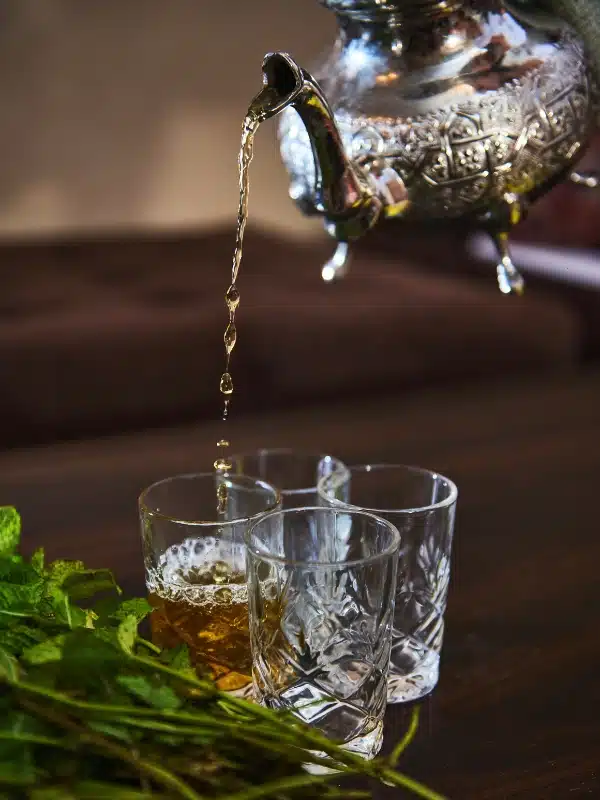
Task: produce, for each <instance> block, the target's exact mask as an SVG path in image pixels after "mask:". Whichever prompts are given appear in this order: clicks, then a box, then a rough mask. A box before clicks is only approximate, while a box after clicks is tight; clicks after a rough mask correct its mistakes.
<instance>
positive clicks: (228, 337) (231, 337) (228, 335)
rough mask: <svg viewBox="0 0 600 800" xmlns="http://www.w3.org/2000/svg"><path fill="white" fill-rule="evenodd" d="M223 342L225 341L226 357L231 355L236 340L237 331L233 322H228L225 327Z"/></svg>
mask: <svg viewBox="0 0 600 800" xmlns="http://www.w3.org/2000/svg"><path fill="white" fill-rule="evenodd" d="M223 340H224V341H225V350H226V351H227V355H231V351H232V350H233V348H234V347H235V343H236V340H237V331H236V329H235V325H234V324H233V322H230V323H229V325H228V326H227V329H226V330H225V335H224V336H223Z"/></svg>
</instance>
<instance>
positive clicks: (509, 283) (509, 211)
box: [484, 192, 527, 295]
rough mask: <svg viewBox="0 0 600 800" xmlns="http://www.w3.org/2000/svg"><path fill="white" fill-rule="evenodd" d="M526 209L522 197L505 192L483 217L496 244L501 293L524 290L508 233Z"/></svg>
mask: <svg viewBox="0 0 600 800" xmlns="http://www.w3.org/2000/svg"><path fill="white" fill-rule="evenodd" d="M526 211H527V204H526V202H525V201H524V199H523V198H521V197H519V195H517V194H513V193H512V192H507V193H506V194H505V195H504V197H503V198H502V200H501V202H500V203H499V204H498V205H497V206H496V207H495V208H494V209H493V210H491V211H490V212H488V213H487V214H486V217H485V218H484V222H485V225H486V227H487V229H488V232H489V233H490V235H491V237H492V239H493V240H494V243H495V245H496V252H497V253H498V263H497V265H496V274H497V276H498V286H499V287H500V291H501V292H502V293H503V294H517V295H521V294H523V292H524V291H525V281H524V280H523V277H522V275H521V274H520V273H519V270H518V269H517V268H516V267H515V265H514V263H513V260H512V258H511V255H510V246H509V242H508V238H509V233H510V230H511V229H512V228H514V226H515V225H518V224H519V222H521V221H522V219H523V217H524V216H525V213H526Z"/></svg>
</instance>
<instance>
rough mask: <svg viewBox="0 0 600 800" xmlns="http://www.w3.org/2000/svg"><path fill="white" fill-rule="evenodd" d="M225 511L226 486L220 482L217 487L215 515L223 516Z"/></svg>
mask: <svg viewBox="0 0 600 800" xmlns="http://www.w3.org/2000/svg"><path fill="white" fill-rule="evenodd" d="M226 510H227V484H226V483H225V482H224V481H221V482H220V483H219V485H218V487H217V514H224V513H225V511H226Z"/></svg>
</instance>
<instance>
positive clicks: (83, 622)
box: [41, 583, 88, 630]
mask: <svg viewBox="0 0 600 800" xmlns="http://www.w3.org/2000/svg"><path fill="white" fill-rule="evenodd" d="M45 594H46V597H45V601H44V603H43V605H42V606H41V608H42V609H43V611H44V613H45V615H46V616H47V617H50V618H51V619H52V620H53V621H54V623H55V624H57V625H63V626H65V627H66V628H70V629H71V630H73V629H74V628H85V627H86V626H87V624H88V615H87V613H86V612H85V611H84V610H83V609H82V608H79V606H76V605H73V603H71V600H70V598H69V595H68V594H67V593H66V592H65V591H63V589H61V588H60V587H58V586H56V585H55V584H52V583H49V584H47V585H46V590H45Z"/></svg>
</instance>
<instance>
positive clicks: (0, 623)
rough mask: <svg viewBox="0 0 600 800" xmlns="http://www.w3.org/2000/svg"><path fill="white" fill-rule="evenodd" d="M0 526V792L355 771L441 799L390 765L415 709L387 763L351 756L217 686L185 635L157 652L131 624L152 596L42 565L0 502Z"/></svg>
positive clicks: (125, 794)
mask: <svg viewBox="0 0 600 800" xmlns="http://www.w3.org/2000/svg"><path fill="white" fill-rule="evenodd" d="M0 526H4V527H0V798H15V800H20V799H21V798H23V800H74V798H94V800H101V799H102V798H106V800H150V798H159V799H162V800H167V799H170V798H188V800H206V798H218V800H260V799H261V798H277V799H278V800H293V798H297V799H298V800H313V798H314V800H316V799H317V798H319V800H320V799H321V798H323V800H328V799H330V798H331V800H334V799H335V798H353V797H364V796H367V797H368V796H369V795H368V793H367V794H366V795H365V793H364V792H353V791H351V790H344V789H342V788H339V786H337V785H335V784H337V783H338V782H339V778H340V776H344V775H360V776H365V777H370V778H372V779H374V780H376V781H385V782H386V783H387V784H389V785H392V786H395V787H399V788H404V789H406V790H409V791H410V792H412V793H413V794H415V795H417V796H419V797H422V798H428V800H441V798H440V795H438V794H436V793H435V792H432V791H431V790H429V789H427V788H426V787H424V786H422V785H421V784H419V783H418V782H416V781H413V780H412V779H411V778H409V777H408V776H406V775H403V774H402V773H400V772H397V771H396V769H395V762H396V760H397V759H398V758H399V757H400V755H401V752H402V751H403V750H404V748H405V747H406V746H407V745H408V743H409V741H410V739H411V738H412V736H413V735H414V733H415V731H416V723H417V713H416V712H415V713H414V714H413V720H412V723H411V726H410V729H409V733H408V735H407V736H406V737H405V738H404V740H403V741H402V742H401V743H400V744H399V746H398V747H397V748H396V749H395V750H394V753H393V757H392V758H391V759H389V760H383V759H381V760H375V761H371V762H367V761H364V760H363V759H362V758H360V757H359V756H357V755H354V754H352V753H348V752H346V751H345V750H342V749H341V748H340V747H338V746H337V745H336V744H335V743H333V742H331V741H330V740H328V739H326V738H324V737H323V736H322V735H321V734H319V733H318V732H317V731H315V730H314V729H311V728H309V727H308V726H306V725H304V724H303V723H301V722H300V721H299V720H297V719H295V718H294V717H292V716H290V715H285V714H282V713H277V712H274V711H271V710H269V709H266V708H263V707H262V706H259V705H255V704H253V703H248V702H246V701H244V700H241V699H238V698H235V697H231V696H230V695H227V694H225V693H222V692H220V691H219V690H218V689H217V688H216V687H215V685H214V684H213V683H212V682H211V681H208V680H203V679H202V678H201V677H199V676H198V675H197V673H196V671H195V670H194V669H193V667H192V664H191V661H190V657H189V653H188V651H187V648H186V647H185V646H184V645H182V646H180V647H177V648H174V649H171V650H162V651H161V650H159V648H157V647H156V646H155V645H154V644H153V643H152V642H150V641H148V640H147V639H146V638H145V637H144V636H143V635H142V633H141V631H140V628H139V626H140V623H142V622H143V620H144V619H145V617H146V616H147V615H148V614H149V613H150V611H151V606H150V605H149V604H148V602H147V601H146V600H145V599H143V598H129V599H124V598H123V596H122V593H121V590H120V588H119V586H118V585H117V583H116V581H115V579H114V577H113V575H112V573H111V572H110V571H108V570H90V569H87V568H86V566H85V565H84V564H83V563H82V562H80V561H55V562H52V563H50V564H46V563H45V559H44V554H43V552H42V551H41V550H38V551H37V552H36V553H35V554H34V555H33V556H32V557H31V558H30V559H29V560H27V559H25V558H23V557H22V556H21V555H20V554H19V552H18V547H19V540H20V520H19V516H18V514H17V512H16V511H15V510H14V509H0ZM318 753H322V754H325V756H326V757H324V756H319V755H317V754H318ZM307 763H313V764H315V765H317V764H318V765H322V766H327V767H331V766H332V764H333V765H335V766H336V768H337V769H338V770H339V772H338V773H333V774H331V773H330V774H325V775H313V774H309V773H307V771H306V770H305V769H304V765H305V764H307Z"/></svg>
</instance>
